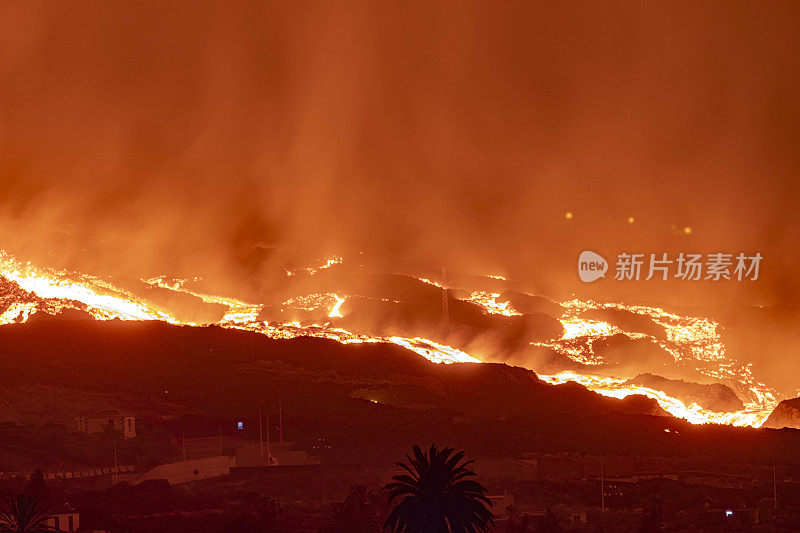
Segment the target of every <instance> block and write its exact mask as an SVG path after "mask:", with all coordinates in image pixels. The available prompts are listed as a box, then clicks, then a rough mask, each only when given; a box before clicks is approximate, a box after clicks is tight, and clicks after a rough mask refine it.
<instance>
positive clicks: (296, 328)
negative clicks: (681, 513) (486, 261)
mask: <svg viewBox="0 0 800 533" xmlns="http://www.w3.org/2000/svg"><path fill="white" fill-rule="evenodd" d="M338 262H341V259H340V258H334V259H331V260H328V261H327V262H326V263H325V264H324V265H322V266H320V267H314V268H311V269H306V270H307V271H308V272H309V273H310V274H314V273H315V272H317V271H318V270H319V269H321V268H328V267H330V266H331V265H333V264H337V263H338ZM312 270H313V272H312ZM0 277H3V278H6V279H7V280H10V281H12V282H15V283H16V284H17V285H19V287H20V288H21V289H22V290H24V291H27V294H28V295H31V294H32V295H35V297H36V298H38V299H39V300H36V298H30V297H29V296H28V297H26V296H24V295H23V296H21V297H20V298H19V299H18V300H14V298H15V294H14V293H13V289H12V293H11V294H10V297H9V296H8V295H7V296H6V297H5V299H6V302H5V303H6V307H5V309H3V308H0V325H2V324H7V323H12V322H25V321H26V320H27V319H28V318H29V317H30V316H31V315H32V314H34V313H36V312H39V311H44V312H47V313H51V314H57V313H58V312H60V310H62V309H79V310H82V311H86V312H87V313H89V314H90V315H91V316H92V317H93V318H95V319H97V320H109V319H113V318H118V319H122V320H162V321H166V322H169V323H172V324H180V325H191V326H195V325H198V324H195V323H193V322H187V321H182V320H179V319H178V318H176V317H175V316H173V315H171V314H170V313H168V312H167V311H165V310H163V309H160V308H158V307H156V306H154V305H153V304H151V303H149V302H147V301H145V300H144V299H142V298H139V297H137V296H136V295H134V294H132V293H131V292H129V291H126V290H123V289H120V288H118V287H115V286H113V285H112V284H110V283H108V282H107V281H104V280H102V279H100V278H96V277H92V276H87V275H83V274H77V273H72V272H66V271H60V270H55V269H46V268H39V267H36V266H33V265H31V264H30V263H22V262H20V261H18V260H16V258H14V257H13V256H11V255H10V254H7V253H5V252H3V251H0ZM195 281H197V280H195ZM421 281H424V282H426V283H430V284H431V285H435V286H437V287H441V284H439V283H436V282H434V281H430V280H427V279H421ZM145 282H146V283H148V284H150V285H152V286H156V287H161V288H164V289H168V290H171V291H175V292H181V293H185V294H188V295H191V296H194V297H196V298H198V299H200V300H201V301H203V302H206V303H214V304H220V305H223V306H225V307H226V308H227V312H226V313H225V314H224V316H223V318H222V320H221V321H220V322H219V323H217V325H219V326H222V327H228V328H236V329H244V330H248V331H255V332H258V333H262V334H264V335H266V336H268V337H271V338H294V337H302V336H311V337H321V338H326V339H331V340H335V341H338V342H341V343H346V344H350V343H380V342H382V343H391V344H395V345H398V346H402V347H404V348H406V349H408V350H411V351H413V352H415V353H417V354H419V355H421V356H423V357H425V358H426V359H428V360H430V361H433V362H435V363H453V362H471V363H477V362H480V359H478V358H476V357H474V356H472V355H470V354H467V353H465V352H463V351H461V350H458V349H456V348H453V347H451V346H447V345H444V344H440V343H437V342H434V341H431V340H429V339H423V338H421V337H400V336H390V337H374V336H368V335H362V334H357V333H353V332H350V331H347V330H345V329H342V328H338V327H335V325H332V324H331V322H326V323H324V324H307V323H304V324H300V323H298V322H291V323H269V322H264V321H259V320H258V317H259V315H260V313H261V311H262V309H263V306H262V305H260V304H253V303H249V302H245V301H242V300H238V299H235V298H228V297H224V296H214V295H209V294H204V293H199V292H196V291H192V290H189V289H188V288H187V281H186V280H179V279H168V278H165V277H158V278H152V279H149V280H145ZM499 296H500V295H499V294H498V293H493V292H483V291H475V292H472V293H470V296H469V297H468V298H467V300H468V301H470V302H472V303H474V304H476V305H479V306H481V307H482V308H483V309H484V310H485V311H486V312H487V313H493V314H501V315H505V316H513V315H519V314H521V313H519V312H518V311H516V310H515V309H513V308H512V307H511V306H510V304H509V303H508V302H498V298H499ZM9 300H11V301H10V302H9ZM345 300H346V298H345V297H342V296H339V295H338V294H333V293H326V294H311V295H308V296H305V297H298V298H295V299H292V300H288V301H287V302H284V304H285V305H291V306H293V307H294V308H295V309H307V310H315V309H319V308H320V307H322V308H323V309H325V310H326V311H327V316H328V318H330V319H336V318H339V317H341V316H342V312H341V307H342V304H343V303H344V302H345ZM0 303H2V301H0ZM561 305H562V306H563V307H564V308H565V311H564V314H563V316H561V317H559V320H560V321H561V323H562V325H563V326H564V329H565V333H564V335H563V336H562V338H561V339H558V340H554V341H549V342H546V343H538V345H540V346H547V347H550V348H552V349H554V350H556V351H558V352H560V353H563V354H565V355H567V356H568V357H570V358H572V359H574V360H576V361H579V362H582V363H584V364H593V365H600V364H602V363H603V361H602V358H601V357H599V356H598V355H596V354H594V353H593V351H592V342H591V341H592V340H594V339H598V338H602V337H607V336H610V335H614V334H618V333H622V334H624V335H627V336H629V337H631V338H641V337H648V336H647V335H645V334H643V333H640V332H627V331H624V330H623V329H622V328H621V327H620V326H617V325H612V324H609V323H607V322H603V321H598V320H589V319H586V318H583V317H582V316H581V315H582V313H584V312H585V311H587V310H597V309H617V310H624V311H628V312H631V313H634V314H637V315H641V316H645V317H648V318H650V319H651V320H652V321H653V322H655V323H656V324H658V325H660V326H663V327H664V329H665V331H666V340H661V341H658V340H656V339H653V340H656V342H659V344H660V345H661V346H662V347H663V348H664V349H665V350H667V351H668V352H669V353H670V354H672V355H673V357H674V359H675V361H676V362H680V363H682V364H692V365H697V366H696V369H697V370H699V371H700V372H703V373H705V374H706V375H708V376H710V377H713V378H715V379H719V380H720V381H722V382H728V383H738V384H739V385H740V386H741V387H744V388H745V389H746V390H748V391H749V392H750V394H751V396H752V401H750V402H749V403H746V405H745V409H743V410H742V411H738V412H733V413H717V412H712V411H709V410H706V409H703V408H701V407H700V406H698V405H696V404H692V405H688V406H687V405H686V404H684V403H683V402H681V401H679V400H677V399H676V398H673V397H671V396H669V395H667V394H665V393H664V392H661V391H658V390H654V389H650V388H647V387H640V386H632V385H630V384H628V383H625V380H623V379H620V378H617V377H612V376H599V375H583V374H578V373H575V372H561V373H559V374H555V375H540V378H541V379H542V380H544V381H546V382H549V383H553V384H559V383H563V382H565V381H577V382H578V383H581V384H583V385H585V386H586V387H587V388H589V389H590V390H593V391H595V392H598V393H599V394H603V395H606V396H611V397H616V398H623V397H625V396H628V395H631V394H644V395H646V396H649V397H651V398H654V399H655V400H657V401H658V403H659V405H660V406H661V407H662V408H663V409H664V410H665V411H667V412H669V413H671V414H672V415H674V416H678V417H681V418H685V419H686V420H689V421H690V422H693V423H723V424H733V425H751V426H756V427H757V426H759V425H760V424H761V423H762V422H763V420H764V419H766V417H767V416H768V414H769V412H770V411H771V410H772V408H773V407H774V405H775V404H776V403H777V400H776V398H775V395H774V394H773V393H772V391H771V390H770V389H769V387H767V386H766V385H764V384H763V383H760V382H758V381H757V380H756V379H755V378H754V376H753V374H752V368H751V365H749V364H741V363H737V362H735V361H734V360H732V359H730V358H729V357H728V356H727V354H726V352H725V346H724V345H723V343H722V341H721V339H720V337H719V334H718V332H717V328H718V325H717V324H716V323H715V322H714V321H712V320H709V319H707V318H702V317H686V316H680V315H675V314H672V313H667V312H665V311H663V310H661V309H658V308H653V307H643V306H626V305H623V304H618V303H597V302H591V301H580V300H572V301H569V302H564V303H562V304H561ZM649 338H652V337H649ZM598 368H600V367H599V366H598Z"/></svg>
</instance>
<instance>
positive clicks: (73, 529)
mask: <svg viewBox="0 0 800 533" xmlns="http://www.w3.org/2000/svg"><path fill="white" fill-rule="evenodd" d="M72 520H73V519H72V515H69V526H68V530H69V531H75V524H74V523H73V521H72Z"/></svg>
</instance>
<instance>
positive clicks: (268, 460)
mask: <svg viewBox="0 0 800 533" xmlns="http://www.w3.org/2000/svg"><path fill="white" fill-rule="evenodd" d="M267 466H269V411H267Z"/></svg>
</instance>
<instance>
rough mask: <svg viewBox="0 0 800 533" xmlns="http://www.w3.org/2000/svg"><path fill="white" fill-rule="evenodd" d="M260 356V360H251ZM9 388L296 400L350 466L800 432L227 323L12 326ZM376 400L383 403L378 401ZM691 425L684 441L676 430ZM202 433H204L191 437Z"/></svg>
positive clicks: (759, 445) (679, 445)
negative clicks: (701, 423)
mask: <svg viewBox="0 0 800 533" xmlns="http://www.w3.org/2000/svg"><path fill="white" fill-rule="evenodd" d="M253 356H255V360H256V364H255V366H253V365H252V363H251V360H252V358H253ZM0 364H1V365H2V368H3V376H4V377H3V382H4V384H6V385H7V386H20V385H27V384H37V383H44V384H49V385H55V386H61V387H66V388H71V389H80V390H87V391H95V392H103V393H112V394H130V395H135V396H138V397H143V398H150V399H151V400H152V404H153V409H154V410H157V407H158V402H163V401H169V402H171V403H176V404H180V405H183V406H186V407H188V408H190V409H193V410H195V411H196V412H198V413H199V414H200V415H202V416H205V417H208V418H215V419H216V420H219V421H226V420H228V421H230V420H233V419H234V418H247V417H252V416H254V414H255V413H257V410H258V405H259V403H262V404H263V405H265V406H270V405H272V406H275V405H277V402H278V398H282V400H283V404H284V422H285V427H286V431H287V433H288V434H290V435H291V436H292V439H294V440H298V441H299V442H300V444H301V445H303V444H304V443H305V444H310V443H311V442H312V441H313V440H315V439H316V438H317V437H319V436H326V437H327V438H329V439H331V440H332V441H333V442H335V443H336V444H335V449H336V452H335V453H337V454H340V455H341V456H342V457H345V458H348V459H350V460H356V459H358V460H373V459H374V460H391V459H392V458H394V457H397V455H398V453H400V452H401V451H402V450H404V449H406V448H407V447H408V445H409V444H411V443H416V442H421V443H427V442H431V441H436V442H439V443H448V444H453V445H456V446H461V447H464V448H467V449H470V450H472V451H473V453H480V454H496V455H518V454H521V453H524V452H528V451H535V450H561V451H563V450H577V451H581V450H583V451H602V450H604V449H605V450H612V449H613V450H614V451H615V452H616V453H627V452H630V453H634V452H636V453H654V452H658V453H664V454H669V453H682V452H686V451H687V450H691V451H692V453H700V452H702V450H707V451H708V453H713V454H716V453H718V451H719V450H720V449H723V448H724V449H725V450H726V453H729V454H736V453H740V454H748V453H751V454H752V453H753V450H759V452H758V453H777V454H782V453H783V450H784V449H785V450H786V453H787V454H788V453H789V450H790V449H791V446H798V445H800V432H794V431H792V432H790V433H788V434H783V435H784V436H779V435H777V434H773V433H774V432H773V433H771V432H769V431H761V430H746V429H735V428H728V427H697V426H691V425H690V424H688V423H684V422H683V421H680V420H676V419H673V418H670V417H662V416H652V414H651V413H659V412H660V409H659V408H658V407H657V405H655V403H654V402H653V401H652V400H649V399H646V398H642V397H632V398H628V399H626V400H624V401H619V400H613V399H609V398H604V397H601V396H599V395H597V394H594V393H592V392H590V391H587V390H586V389H585V388H583V387H581V386H579V385H576V384H566V385H562V386H558V387H556V386H552V385H548V384H546V383H543V382H542V381H540V380H539V379H538V378H537V377H536V375H535V374H534V373H533V372H531V371H528V370H525V369H522V368H516V367H510V366H506V365H500V364H456V365H434V364H432V363H429V362H428V361H426V360H424V359H423V358H421V357H419V356H417V355H416V354H413V353H412V352H409V351H407V350H404V349H402V348H399V347H397V346H394V345H380V344H363V345H358V344H356V345H342V344H339V343H336V342H333V341H328V340H324V339H313V338H298V339H293V340H272V339H267V338H265V337H263V336H260V335H256V334H251V333H247V332H241V331H236V330H226V329H222V328H218V327H206V328H191V327H176V326H170V325H168V324H164V323H148V322H119V321H111V322H105V323H95V322H91V321H86V322H74V321H71V322H68V321H61V320H53V321H43V322H37V323H28V324H15V325H9V326H4V327H0ZM373 392H374V393H375V394H376V396H377V397H376V398H375V399H378V401H380V402H382V403H380V404H373V403H371V402H369V401H366V400H365V399H364V398H365V396H369V395H370V394H372V393H373ZM667 426H669V427H672V428H680V435H681V436H680V438H679V439H676V437H674V436H673V435H674V434H672V433H671V434H669V435H667V434H665V432H664V428H665V427H667ZM186 430H187V431H192V430H193V426H189V427H187V428H186Z"/></svg>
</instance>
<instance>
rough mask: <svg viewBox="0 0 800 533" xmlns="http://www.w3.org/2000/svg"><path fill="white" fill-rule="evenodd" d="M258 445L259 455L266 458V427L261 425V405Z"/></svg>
mask: <svg viewBox="0 0 800 533" xmlns="http://www.w3.org/2000/svg"><path fill="white" fill-rule="evenodd" d="M258 446H259V457H261V459H264V429H263V427H262V425H261V405H259V406H258Z"/></svg>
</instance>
